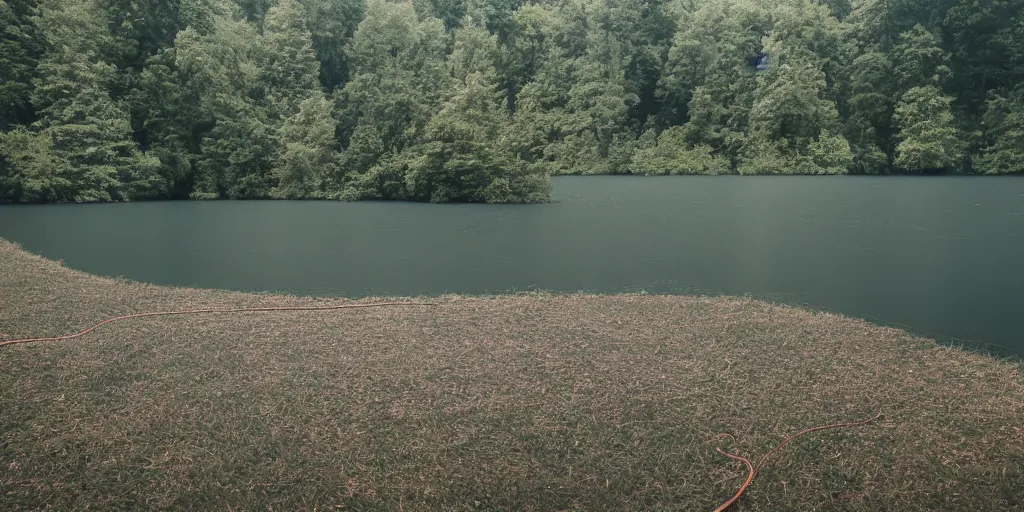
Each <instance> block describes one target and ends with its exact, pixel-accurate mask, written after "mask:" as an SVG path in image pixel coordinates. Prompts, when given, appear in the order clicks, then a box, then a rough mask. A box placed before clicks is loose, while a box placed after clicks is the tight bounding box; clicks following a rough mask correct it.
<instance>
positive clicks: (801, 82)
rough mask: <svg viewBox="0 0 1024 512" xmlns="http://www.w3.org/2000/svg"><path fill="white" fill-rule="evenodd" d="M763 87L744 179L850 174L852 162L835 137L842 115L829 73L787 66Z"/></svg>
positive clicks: (762, 80)
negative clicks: (832, 96) (829, 89)
mask: <svg viewBox="0 0 1024 512" xmlns="http://www.w3.org/2000/svg"><path fill="white" fill-rule="evenodd" d="M758 82H759V86H760V87H759V89H758V94H757V99H756V100H755V102H754V106H753V107H752V108H751V112H750V129H749V133H748V136H747V138H746V140H745V141H744V148H743V159H742V162H741V163H740V166H739V171H740V173H741V174H789V173H792V174H845V173H846V172H847V171H848V169H849V167H850V166H852V164H853V157H852V154H851V150H850V145H849V143H848V142H847V141H846V139H845V137H843V136H842V135H839V134H837V132H836V129H837V128H838V126H839V114H838V112H837V110H836V106H835V103H833V102H832V101H831V100H829V99H828V98H827V93H826V88H827V86H826V82H825V76H824V73H823V72H822V71H820V70H818V69H815V68H814V67H813V66H811V65H809V64H792V65H791V64H782V65H781V66H779V67H778V68H777V69H775V70H773V71H771V72H768V73H766V74H763V75H761V76H760V77H758ZM829 152H834V153H833V154H829Z"/></svg>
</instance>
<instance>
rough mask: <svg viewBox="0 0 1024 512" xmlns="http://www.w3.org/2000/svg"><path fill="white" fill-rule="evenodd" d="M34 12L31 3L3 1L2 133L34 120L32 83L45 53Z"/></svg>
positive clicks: (0, 17) (0, 21)
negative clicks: (41, 57)
mask: <svg viewBox="0 0 1024 512" xmlns="http://www.w3.org/2000/svg"><path fill="white" fill-rule="evenodd" d="M34 10H35V2H33V1H31V0H0V131H3V130H7V129H8V128H10V126H11V125H14V124H28V123H31V122H32V121H33V120H34V111H33V109H32V105H31V101H30V100H31V96H32V83H33V82H32V80H33V78H34V77H35V73H36V66H37V65H38V62H39V56H40V55H41V54H42V52H43V41H42V38H41V35H40V34H39V32H38V30H37V29H36V25H35V21H34V18H33V17H32V14H33V11H34Z"/></svg>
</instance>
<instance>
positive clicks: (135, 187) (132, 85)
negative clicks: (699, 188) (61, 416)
mask: <svg viewBox="0 0 1024 512" xmlns="http://www.w3.org/2000/svg"><path fill="white" fill-rule="evenodd" d="M1022 170H1024V0H763V1H758V0H536V1H523V0H412V1H411V2H389V1H386V0H365V1H364V0H0V201H2V202H103V201H129V200H144V199H186V198H190V199H260V198H280V199H306V198H310V199H313V198H316V199H343V200H359V199H395V200H412V201H431V202H543V201H546V200H548V198H549V194H550V188H551V185H550V178H549V177H550V176H551V175H560V174H636V175H656V174H817V175H820V174H896V173H898V174H935V173H958V174H1009V173H1019V172H1021V171H1022Z"/></svg>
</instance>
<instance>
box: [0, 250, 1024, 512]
mask: <svg viewBox="0 0 1024 512" xmlns="http://www.w3.org/2000/svg"><path fill="white" fill-rule="evenodd" d="M0 289H2V290H3V291H4V292H3V294H2V296H0V340H6V339H12V338H20V337H29V336H55V335H62V334H67V333H69V332H75V331H78V330H81V329H84V328H85V327H88V326H89V325H92V324H94V323H96V322H99V321H101V320H103V319H104V318H108V317H110V316H115V315H122V314H129V313H137V312H143V311H152V310H172V309H187V308H195V307H229V306H230V307H260V306H264V307H265V306H270V305H288V306H304V305H325V304H329V303H339V302H345V303H348V302H355V303H360V302H363V303H365V302H367V301H368V300H370V299H363V300H357V301H338V300H336V299H317V298H308V297H297V296H287V295H272V294H262V293H261V294H253V293H242V292H229V291H221V290H204V289H188V288H171V287H163V286H157V285H151V284H145V283H137V282H132V281H127V280H123V279H112V278H105V277H98V276H93V275H90V274H86V273H84V272H79V271H75V270H71V269H67V268H65V267H63V266H61V265H60V264H59V263H57V262H54V261H51V260H47V259H44V258H42V257H40V256H36V255H32V254H29V253H27V252H25V251H23V250H21V249H19V248H17V246H16V245H15V244H12V243H9V242H6V241H3V240H0ZM389 299H394V298H389ZM433 300H434V301H435V302H437V303H438V305H437V306H435V307H432V308H424V309H419V308H417V309H416V310H406V309H399V308H396V309H390V308H387V309H360V310H350V311H348V312H343V313H342V314H334V313H317V312H314V313H300V312H283V313H281V314H261V315H251V314H241V315H209V316H203V317H188V318H186V317H177V318H175V317H166V318H165V317H160V318H148V319H138V320H128V321H125V322H121V323H117V324H112V325H108V326H104V327H101V328H100V329H98V330H96V331H95V332H93V333H90V334H88V335H86V336H85V337H82V338H79V339H77V340H74V341H70V342H55V343H50V342H43V343H33V344H26V345H14V346H9V347H0V412H2V414H0V418H2V419H0V423H2V424H3V427H4V428H3V430H2V431H0V432H2V433H0V464H2V465H3V467H5V468H7V469H8V471H7V472H6V473H4V474H3V475H0V504H3V505H5V507H3V508H38V507H41V506H43V505H44V504H48V505H50V506H54V507H57V508H82V507H84V506H86V505H91V506H101V507H108V508H139V507H143V508H148V507H171V508H225V506H230V507H232V508H239V507H241V508H245V509H251V508H267V507H273V508H284V509H306V508H313V507H315V506H316V507H319V508H330V507H332V506H335V507H337V506H340V507H344V508H353V509H359V510H385V509H398V508H400V507H401V508H403V509H404V510H439V509H446V510H479V509H499V508H506V509H507V508H515V509H524V510H554V509H563V510H564V509H572V510H576V509H579V510H584V509H586V510H597V509H606V510H663V509H676V510H679V509H682V510H703V509H707V510H710V509H711V508H713V507H714V506H715V505H717V504H718V503H720V502H721V501H722V499H723V498H725V497H728V496H729V495H731V494H732V493H733V492H734V491H735V489H736V487H737V486H738V485H739V484H740V483H741V482H742V480H743V477H744V476H745V470H743V468H742V467H741V465H739V464H737V463H736V462H735V461H731V460H729V459H726V458H725V457H722V456H720V455H718V454H717V453H715V448H716V447H723V448H725V446H722V445H721V444H716V442H715V441H714V440H713V438H714V436H715V435H716V434H717V433H719V432H728V433H731V434H733V435H735V436H736V440H737V443H736V444H735V445H729V446H728V447H729V448H731V450H730V451H732V452H733V453H740V454H743V455H745V456H749V457H751V458H753V457H760V456H761V455H762V454H763V453H764V452H765V451H767V450H768V449H770V448H771V447H772V446H774V445H775V444H777V443H778V442H779V441H781V440H782V439H783V438H784V437H785V436H786V435H789V434H792V433H794V432H796V431H798V430H801V429H803V428H807V427H812V426H815V425H819V424H826V423H832V422H836V421H844V420H850V419H856V418H859V417H864V416H866V415H870V414H873V413H874V412H875V411H876V410H878V409H881V410H882V412H883V417H882V418H881V419H880V420H879V421H878V422H877V423H876V424H871V425H866V426H862V427H857V428H854V429H849V430H837V431H834V432H828V433H821V434H820V435H819V434H813V435H809V436H807V437H806V438H801V439H800V440H798V441H795V442H794V443H792V444H791V445H789V446H788V447H787V448H786V449H784V450H783V451H782V452H780V453H779V454H778V455H777V456H776V458H774V459H773V460H772V461H771V462H770V463H769V464H768V465H767V466H766V469H765V471H764V472H763V473H762V474H761V475H760V476H759V477H758V478H757V479H756V480H755V481H754V483H753V485H752V486H751V488H750V489H749V490H748V492H747V493H746V494H744V496H743V498H742V499H741V500H740V502H739V503H738V504H737V506H736V510H787V509H793V510H808V509H839V510H875V509H892V510H933V509H936V508H941V509H943V510H982V509H983V510H1009V509H1013V508H1014V507H1016V506H1019V505H1020V504H1021V503H1024V470H1022V463H1024V430H1021V429H1022V427H1024V377H1022V375H1021V367H1020V366H1019V365H1016V364H1013V363H1012V362H1008V361H1003V360H1000V359H997V358H993V357H990V356H986V355H981V354H975V353H972V352H967V351H964V350H961V349H959V348H952V347H944V346H941V345H938V344H936V343H935V342H934V341H931V340H927V339H924V338H919V337H915V336H912V335H910V334H909V333H907V332H905V331H902V330H899V329H895V328H890V327H882V326H877V325H874V324H871V323H869V322H867V321H865V320H857V319H851V318H847V317H843V316H841V315H838V314H832V313H828V312H823V311H810V310H806V309H801V308H796V307H790V306H782V305H778V304H772V303H768V302H764V301H760V300H755V299H750V298H742V297H740V298H733V297H714V296H660V295H635V294H633V295H582V294H540V293H530V292H526V293H523V294H517V295H507V296H488V297H466V296H453V295H448V296H441V297H438V298H435V299H433ZM937 485H941V487H936V486H937Z"/></svg>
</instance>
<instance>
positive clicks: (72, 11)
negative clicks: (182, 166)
mask: <svg viewBox="0 0 1024 512" xmlns="http://www.w3.org/2000/svg"><path fill="white" fill-rule="evenodd" d="M37 23H38V26H39V27H40V30H41V31H42V32H43V34H44V35H45V36H46V39H47V41H48V42H49V44H48V45H47V47H46V51H45V53H44V55H43V58H42V59H41V60H40V62H39V68H38V78H37V80H36V83H35V91H34V94H33V100H32V101H33V103H34V104H35V105H36V106H37V108H39V121H38V122H37V123H36V124H35V126H36V129H37V130H38V131H39V134H40V136H42V137H47V138H48V139H49V143H48V146H49V148H50V151H51V152H52V154H53V157H54V158H55V160H56V165H57V166H58V170H57V171H56V173H57V175H59V176H62V177H64V178H65V179H66V183H67V184H68V186H67V187H63V188H60V189H58V190H56V191H55V192H54V195H53V200H56V201H75V202H92V201H111V200H127V199H129V198H131V197H132V196H135V195H148V194H150V193H160V190H159V188H161V185H162V184H161V183H160V182H159V181H160V180H159V179H158V178H157V177H156V163H155V162H154V161H153V159H151V158H146V157H143V156H142V155H141V154H140V153H139V151H138V144H137V143H136V142H135V141H134V140H132V137H131V135H132V130H131V124H130V121H129V116H128V110H127V109H126V108H125V106H124V104H123V103H121V102H119V101H116V100H114V99H113V98H111V96H110V93H109V87H110V84H111V82H112V81H113V79H114V76H115V69H114V67H113V66H112V65H110V64H107V63H105V62H103V61H102V53H101V52H102V50H103V48H104V45H106V44H107V43H108V42H109V38H110V33H109V31H108V29H107V26H106V20H105V17H104V12H103V10H102V9H101V8H100V7H99V5H97V4H95V3H93V2H82V1H74V0H47V1H45V2H43V4H42V5H41V6H40V15H39V18H38V22H37ZM55 41H63V42H61V43H55ZM154 188H155V189H158V190H155V191H154V190H152V189H154Z"/></svg>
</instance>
